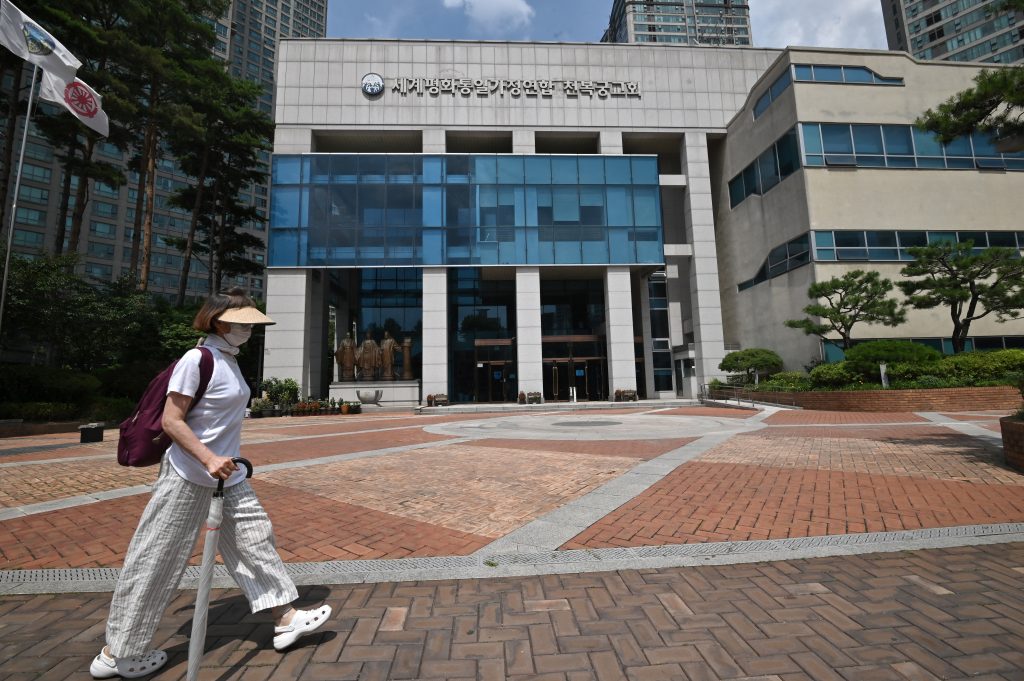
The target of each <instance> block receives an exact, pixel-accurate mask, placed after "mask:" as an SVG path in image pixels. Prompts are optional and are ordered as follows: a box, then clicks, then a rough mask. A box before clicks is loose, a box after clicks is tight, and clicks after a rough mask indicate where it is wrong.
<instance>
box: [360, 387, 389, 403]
mask: <svg viewBox="0 0 1024 681" xmlns="http://www.w3.org/2000/svg"><path fill="white" fill-rule="evenodd" d="M383 394H384V391H383V390H380V389H378V390H357V391H356V397H358V398H359V401H360V402H362V403H363V404H376V405H377V406H378V407H379V406H380V398H381V395H383Z"/></svg>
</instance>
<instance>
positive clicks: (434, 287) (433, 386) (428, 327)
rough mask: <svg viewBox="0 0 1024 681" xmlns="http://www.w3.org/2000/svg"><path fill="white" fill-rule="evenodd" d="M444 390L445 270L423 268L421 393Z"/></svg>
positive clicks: (445, 376) (446, 333) (446, 297)
mask: <svg viewBox="0 0 1024 681" xmlns="http://www.w3.org/2000/svg"><path fill="white" fill-rule="evenodd" d="M437 393H444V394H445V395H450V393H449V392H448V270H447V268H444V267H424V268H423V395H424V398H425V397H426V396H427V395H436V394H437Z"/></svg>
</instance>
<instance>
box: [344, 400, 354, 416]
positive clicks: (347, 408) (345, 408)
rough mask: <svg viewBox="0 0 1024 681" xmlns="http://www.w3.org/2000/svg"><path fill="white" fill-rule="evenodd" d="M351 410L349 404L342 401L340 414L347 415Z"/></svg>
mask: <svg viewBox="0 0 1024 681" xmlns="http://www.w3.org/2000/svg"><path fill="white" fill-rule="evenodd" d="M351 409H352V407H351V405H350V403H349V402H345V401H342V403H341V413H342V414H347V413H349V411H350V410H351Z"/></svg>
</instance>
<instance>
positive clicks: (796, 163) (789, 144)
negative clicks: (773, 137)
mask: <svg viewBox="0 0 1024 681" xmlns="http://www.w3.org/2000/svg"><path fill="white" fill-rule="evenodd" d="M775 146H776V149H777V150H778V157H779V173H780V174H781V175H782V177H788V176H789V175H791V174H793V173H794V172H796V171H797V170H799V168H800V144H799V143H798V141H797V136H796V128H793V129H792V130H790V131H789V132H787V133H786V134H785V135H783V136H782V138H781V139H780V140H779V142H778V144H776V145H775Z"/></svg>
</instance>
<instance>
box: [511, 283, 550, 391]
mask: <svg viewBox="0 0 1024 681" xmlns="http://www.w3.org/2000/svg"><path fill="white" fill-rule="evenodd" d="M516 375H517V376H518V380H519V390H520V391H522V392H526V393H530V392H537V393H543V392H544V357H543V354H542V352H541V328H540V268H539V267H517V268H516Z"/></svg>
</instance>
